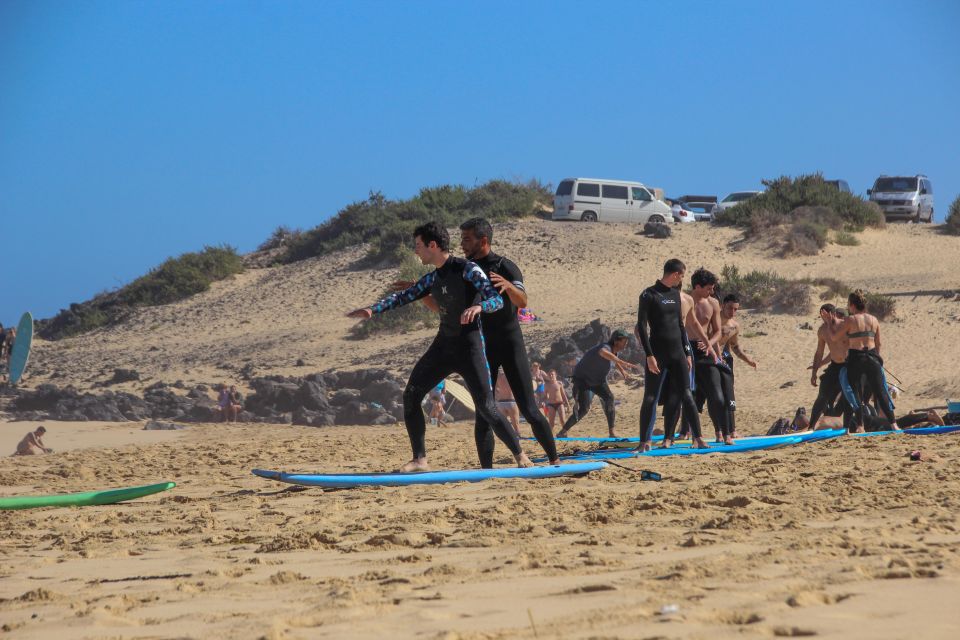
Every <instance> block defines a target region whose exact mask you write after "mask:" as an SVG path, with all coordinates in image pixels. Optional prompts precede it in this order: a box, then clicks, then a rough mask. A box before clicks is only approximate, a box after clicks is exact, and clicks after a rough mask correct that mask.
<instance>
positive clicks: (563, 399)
mask: <svg viewBox="0 0 960 640" xmlns="http://www.w3.org/2000/svg"><path fill="white" fill-rule="evenodd" d="M543 393H544V397H545V398H546V400H547V420H549V421H550V430H551V431H552V430H553V427H554V424H556V420H557V414H559V415H560V423H561V424H563V423H565V422H566V421H567V409H568V408H569V406H570V398H569V397H567V390H566V389H564V388H563V383H562V382H560V380H558V379H557V370H556V369H550V371H549V372H548V373H547V379H546V380H545V381H544V383H543Z"/></svg>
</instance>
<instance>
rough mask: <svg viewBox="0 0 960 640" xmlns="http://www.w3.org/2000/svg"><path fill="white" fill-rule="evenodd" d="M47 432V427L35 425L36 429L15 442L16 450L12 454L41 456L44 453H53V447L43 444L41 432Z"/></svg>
mask: <svg viewBox="0 0 960 640" xmlns="http://www.w3.org/2000/svg"><path fill="white" fill-rule="evenodd" d="M46 432H47V428H46V427H44V426H43V425H40V426H39V427H37V429H36V431H31V432H30V433H28V434H27V435H25V436H23V440H21V441H20V442H19V443H18V444H17V451H16V453H14V454H13V455H15V456H42V455H43V454H45V453H53V449H50V448H48V447H47V446H46V445H45V444H43V434H45V433H46Z"/></svg>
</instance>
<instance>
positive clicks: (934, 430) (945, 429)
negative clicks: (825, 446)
mask: <svg viewBox="0 0 960 640" xmlns="http://www.w3.org/2000/svg"><path fill="white" fill-rule="evenodd" d="M956 431H960V425H958V424H948V425H945V426H942V427H940V426H936V427H917V428H916V429H901V430H900V431H867V432H866V433H851V434H850V435H852V436H861V437H863V436H890V435H894V434H898V433H902V434H904V435H910V436H935V435H939V434H941V433H954V432H956Z"/></svg>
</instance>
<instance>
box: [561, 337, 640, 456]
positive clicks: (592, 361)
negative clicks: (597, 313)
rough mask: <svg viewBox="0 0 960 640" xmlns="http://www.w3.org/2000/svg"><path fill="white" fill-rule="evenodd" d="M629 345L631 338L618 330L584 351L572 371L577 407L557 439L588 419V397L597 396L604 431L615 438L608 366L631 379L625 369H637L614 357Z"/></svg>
mask: <svg viewBox="0 0 960 640" xmlns="http://www.w3.org/2000/svg"><path fill="white" fill-rule="evenodd" d="M629 341H630V336H629V335H627V332H626V331H623V330H621V329H617V330H616V331H614V332H613V333H612V334H611V335H610V339H609V340H608V341H607V342H601V343H600V344H598V345H596V346H595V347H591V348H590V349H587V352H586V353H585V354H583V357H582V358H580V362H578V363H577V366H576V367H574V369H573V398H574V400H575V401H576V403H577V406H576V408H575V409H574V411H573V413H572V414H571V415H570V417H569V418H567V423H566V424H565V425H563V429H561V430H560V432H559V433H557V437H558V438H563V437H566V435H567V433H568V432H569V431H570V429H571V428H572V427H573V425H575V424H577V423H578V422H579V421H580V420H582V419H583V417H584V416H585V415H587V412H588V411H590V399H591V398H590V396H591V394H593V395H596V396H597V397H598V398H600V400H601V402H603V413H604V415H605V416H606V417H607V431H608V432H609V433H610V437H611V438H616V437H617V434H616V432H614V422H615V421H616V410H615V406H614V399H613V393H611V391H610V387H609V386H608V385H607V375H608V374H609V373H610V365H614V366H616V367H617V369H618V370H619V371H620V373H621V374H622V375H623V377H624V379H629V377H630V376H629V374H628V373H627V368H630V369H639V368H640V367H638V366H637V365H635V364H632V363H630V362H627V361H626V360H621V359H620V358H618V357H617V354H618V353H620V352H621V351H623V350H624V349H625V348H626V346H627V343H628V342H629Z"/></svg>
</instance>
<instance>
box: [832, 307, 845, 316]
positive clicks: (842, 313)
mask: <svg viewBox="0 0 960 640" xmlns="http://www.w3.org/2000/svg"><path fill="white" fill-rule="evenodd" d="M833 315H835V316H837V317H838V318H846V317H847V312H846V311H844V310H843V309H834V310H833Z"/></svg>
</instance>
